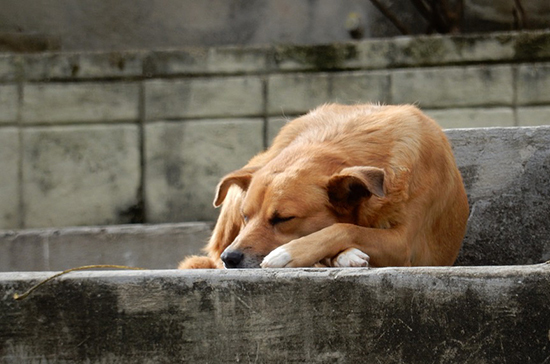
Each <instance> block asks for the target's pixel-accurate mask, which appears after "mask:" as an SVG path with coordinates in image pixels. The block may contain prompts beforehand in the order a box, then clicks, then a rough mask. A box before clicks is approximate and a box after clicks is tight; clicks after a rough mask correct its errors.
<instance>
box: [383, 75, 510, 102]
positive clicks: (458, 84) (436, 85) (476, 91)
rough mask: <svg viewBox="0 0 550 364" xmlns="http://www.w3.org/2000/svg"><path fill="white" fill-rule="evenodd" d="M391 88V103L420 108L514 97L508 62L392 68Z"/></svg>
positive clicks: (500, 100) (502, 99) (501, 100)
mask: <svg viewBox="0 0 550 364" xmlns="http://www.w3.org/2000/svg"><path fill="white" fill-rule="evenodd" d="M391 89H392V102H393V103H396V104H403V103H418V104H419V105H420V106H421V107H423V108H439V107H456V106H459V107H460V106H466V107H472V106H500V105H504V106H509V105H512V104H513V99H514V88H513V73H512V67H510V66H473V67H445V68H433V69H423V70H420V69H416V70H399V71H393V72H392V87H391Z"/></svg>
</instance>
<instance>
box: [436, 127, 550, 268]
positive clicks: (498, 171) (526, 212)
mask: <svg viewBox="0 0 550 364" xmlns="http://www.w3.org/2000/svg"><path fill="white" fill-rule="evenodd" d="M446 133H447V135H448V136H449V139H450V141H451V143H452V145H453V150H454V154H455V157H456V160H457V164H458V167H459V168H460V171H461V173H462V177H463V179H464V184H465V186H466V191H467V192H468V199H469V203H470V218H469V220H468V230H467V232H466V237H465V239H464V242H463V248H462V252H461V255H460V256H459V259H458V261H457V264H460V265H462V264H469V265H495V264H531V263H540V262H544V261H547V260H549V259H550V240H549V239H548V236H550V226H548V216H550V205H549V204H547V203H546V201H549V200H550V189H549V188H548V181H550V127H524V128H487V129H450V130H447V131H446ZM497 246H498V248H497ZM497 251H498V253H497ZM465 262H467V263H465Z"/></svg>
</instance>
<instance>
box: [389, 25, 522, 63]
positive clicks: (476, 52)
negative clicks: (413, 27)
mask: <svg viewBox="0 0 550 364" xmlns="http://www.w3.org/2000/svg"><path fill="white" fill-rule="evenodd" d="M515 41H516V38H515V37H514V36H512V35H510V34H498V33H491V34H476V35H459V36H446V35H439V34H437V35H429V36H405V37H396V38H394V39H392V40H391V44H392V45H393V47H392V52H391V54H390V57H388V58H389V59H390V60H391V65H392V66H394V67H400V66H401V67H402V66H412V67H419V66H420V67H422V66H426V65H444V64H449V63H455V64H456V63H465V62H487V61H500V62H502V61H504V60H512V59H514V57H515V53H516V51H515V44H516V42H515Z"/></svg>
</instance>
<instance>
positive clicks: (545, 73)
mask: <svg viewBox="0 0 550 364" xmlns="http://www.w3.org/2000/svg"><path fill="white" fill-rule="evenodd" d="M517 89H518V91H517V92H518V96H517V98H518V104H519V105H536V104H548V103H550V65H549V64H548V63H539V64H536V63H535V64H525V65H521V66H519V69H518V84H517Z"/></svg>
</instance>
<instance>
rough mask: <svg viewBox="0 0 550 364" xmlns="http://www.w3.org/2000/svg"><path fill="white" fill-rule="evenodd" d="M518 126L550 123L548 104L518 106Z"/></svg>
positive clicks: (549, 107)
mask: <svg viewBox="0 0 550 364" xmlns="http://www.w3.org/2000/svg"><path fill="white" fill-rule="evenodd" d="M518 124H519V126H536V125H550V106H534V107H520V108H518Z"/></svg>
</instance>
